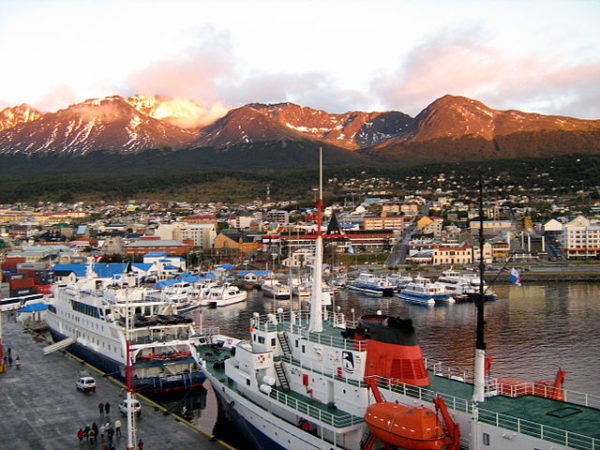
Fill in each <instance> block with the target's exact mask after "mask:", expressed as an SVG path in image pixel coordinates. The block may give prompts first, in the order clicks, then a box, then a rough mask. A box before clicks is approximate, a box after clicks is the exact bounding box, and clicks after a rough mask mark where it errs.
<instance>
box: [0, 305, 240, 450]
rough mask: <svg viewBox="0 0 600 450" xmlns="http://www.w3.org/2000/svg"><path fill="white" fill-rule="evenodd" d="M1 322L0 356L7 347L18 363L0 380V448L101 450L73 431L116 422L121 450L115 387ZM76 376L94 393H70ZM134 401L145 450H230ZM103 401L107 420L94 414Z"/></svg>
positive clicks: (123, 439) (118, 396) (5, 319)
mask: <svg viewBox="0 0 600 450" xmlns="http://www.w3.org/2000/svg"><path fill="white" fill-rule="evenodd" d="M1 320H2V330H3V332H2V335H3V336H2V338H3V340H2V342H3V347H4V353H5V354H6V352H7V351H8V348H9V347H10V348H11V356H12V358H13V360H14V359H16V357H17V356H18V357H19V358H20V361H21V368H20V370H17V368H16V366H15V363H14V361H13V364H12V367H9V368H8V369H7V370H6V372H5V373H3V374H0V448H2V449H15V450H29V449H35V450H40V449H44V450H45V449H48V450H65V449H100V447H101V445H102V444H103V443H107V437H106V436H105V438H104V442H103V441H101V440H100V439H99V437H98V439H97V441H96V444H95V445H91V444H89V443H88V442H86V441H85V440H84V441H83V443H79V440H78V439H77V437H76V433H77V430H78V429H79V428H80V427H85V425H90V426H91V424H92V423H93V422H96V424H98V426H100V424H101V423H103V422H104V423H106V422H107V421H110V422H111V424H112V425H113V427H114V421H115V420H116V419H117V418H119V419H120V420H121V422H122V424H123V425H122V437H121V438H119V439H115V443H116V448H117V449H119V450H123V449H126V448H127V429H126V427H127V421H126V419H125V417H124V416H123V415H122V414H121V413H120V412H119V411H118V408H117V405H118V404H119V402H120V401H121V400H122V399H123V398H124V397H125V394H124V391H123V388H122V386H121V385H120V383H117V382H116V381H113V380H111V379H109V378H106V377H103V376H102V375H101V374H100V373H98V372H97V371H96V370H95V369H94V368H93V367H91V366H89V365H87V364H85V363H84V362H82V361H79V360H77V359H75V358H74V357H72V356H70V355H68V354H66V353H63V352H61V351H58V352H55V353H51V354H49V355H47V356H44V354H43V353H42V349H43V348H44V347H45V346H46V345H48V343H47V342H45V341H44V340H43V338H41V337H40V336H35V335H33V334H31V333H28V332H24V331H23V329H22V328H21V326H20V324H17V323H15V322H14V321H13V320H12V319H11V318H10V317H9V315H8V314H3V315H2V317H1ZM81 375H91V376H93V377H94V378H95V379H96V382H97V388H96V391H95V392H90V393H83V392H80V391H78V390H77V389H76V388H75V382H76V381H77V379H78V378H79V376H81ZM211 394H212V393H211ZM138 399H139V400H140V402H141V403H142V414H141V417H140V419H139V421H138V423H137V436H138V439H142V441H143V442H144V449H147V450H148V449H150V450H153V449H177V450H182V449H223V448H231V447H229V446H227V444H225V443H223V442H220V441H218V440H215V439H214V437H213V436H212V435H211V434H209V433H207V432H205V431H202V430H201V429H200V428H197V427H196V426H195V425H193V424H191V423H189V422H186V421H185V420H184V419H181V418H179V417H177V416H175V415H172V414H169V415H167V414H165V411H164V408H162V407H160V406H159V405H157V404H154V403H152V402H151V401H150V400H149V399H146V398H144V397H140V396H138ZM107 401H108V402H109V403H110V405H111V409H110V414H109V415H108V417H107V416H105V415H100V413H99V411H98V404H99V403H100V402H102V403H106V402H107ZM207 403H208V408H213V407H214V408H216V402H214V401H210V400H208V399H207ZM211 403H212V404H211ZM214 411H215V412H214V413H213V414H216V410H214ZM208 415H210V414H208Z"/></svg>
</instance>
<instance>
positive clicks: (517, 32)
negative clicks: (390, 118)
mask: <svg viewBox="0 0 600 450" xmlns="http://www.w3.org/2000/svg"><path fill="white" fill-rule="evenodd" d="M599 23H600V1H598V0H543V1H536V0H518V1H516V0H497V1H492V0H478V1H465V0H453V1H442V0H438V1H429V0H420V1H419V0H361V1H358V0H319V1H301V0H217V1H210V0H193V1H192V0H70V1H67V0H0V74H1V75H0V108H2V107H5V106H13V105H17V104H21V103H29V104H31V105H33V106H34V107H36V108H39V109H41V110H42V111H56V110H57V109H59V108H64V107H66V106H68V105H69V104H73V103H78V102H80V101H83V100H85V99H88V98H98V97H104V96H109V95H124V96H128V95H132V94H145V95H163V96H168V97H174V98H188V99H192V100H194V101H195V102H197V103H198V104H199V105H201V106H202V107H203V108H205V110H206V111H212V112H215V114H218V113H221V112H222V111H224V110H227V109H229V108H233V107H237V106H241V105H243V104H246V103H251V102H262V103H276V102H284V101H290V102H294V103H298V104H300V105H303V106H309V107H312V108H318V109H323V110H325V111H328V112H332V113H342V112H346V111H352V110H361V111H384V110H397V111H402V112H405V113H407V114H410V115H413V116H414V115H416V114H418V113H419V112H420V111H421V110H422V109H424V108H425V107H426V106H427V105H428V104H430V103H431V102H433V101H434V100H435V99H437V98H439V97H441V96H443V95H445V94H453V95H464V96H467V97H470V98H474V99H477V100H480V101H482V102H484V103H485V104H486V105H488V106H490V107H492V108H495V109H519V110H522V111H529V112H539V113H542V114H559V115H567V116H573V117H580V118H589V119H597V118H600V31H599V29H600V27H599V26H598V24H599Z"/></svg>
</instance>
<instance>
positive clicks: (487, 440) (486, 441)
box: [483, 433, 490, 445]
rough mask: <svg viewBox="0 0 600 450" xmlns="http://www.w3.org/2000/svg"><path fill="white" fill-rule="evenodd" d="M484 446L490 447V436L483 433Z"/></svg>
mask: <svg viewBox="0 0 600 450" xmlns="http://www.w3.org/2000/svg"><path fill="white" fill-rule="evenodd" d="M483 445H490V435H489V434H488V433H483Z"/></svg>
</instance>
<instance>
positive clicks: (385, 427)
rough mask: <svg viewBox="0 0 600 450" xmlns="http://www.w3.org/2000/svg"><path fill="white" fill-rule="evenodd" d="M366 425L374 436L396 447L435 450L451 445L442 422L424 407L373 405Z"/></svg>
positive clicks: (366, 415) (393, 404)
mask: <svg viewBox="0 0 600 450" xmlns="http://www.w3.org/2000/svg"><path fill="white" fill-rule="evenodd" d="M365 422H366V423H367V425H368V426H369V430H370V431H371V433H373V434H374V435H375V437H377V438H378V439H380V440H381V441H383V442H385V443H386V444H391V445H393V446H396V447H401V448H408V449H432V450H434V449H442V448H444V447H445V446H446V445H447V444H448V440H447V437H446V435H445V433H444V428H443V426H442V424H441V422H440V420H439V419H438V417H437V416H436V414H435V413H434V412H433V411H432V410H430V409H428V408H425V407H416V408H411V407H408V406H404V405H399V404H396V403H388V402H383V403H374V404H372V405H371V406H369V408H368V409H367V413H366V414H365Z"/></svg>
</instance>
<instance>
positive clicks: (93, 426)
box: [92, 422, 98, 437]
mask: <svg viewBox="0 0 600 450" xmlns="http://www.w3.org/2000/svg"><path fill="white" fill-rule="evenodd" d="M92 430H94V434H95V435H96V437H98V425H96V422H94V423H92Z"/></svg>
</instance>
